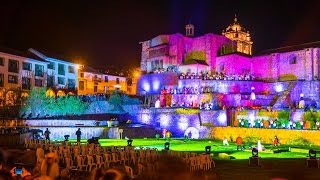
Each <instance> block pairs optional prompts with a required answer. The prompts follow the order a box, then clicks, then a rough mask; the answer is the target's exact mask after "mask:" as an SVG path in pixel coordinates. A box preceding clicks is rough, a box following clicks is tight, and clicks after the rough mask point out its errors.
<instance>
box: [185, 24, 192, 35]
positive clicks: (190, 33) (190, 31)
mask: <svg viewBox="0 0 320 180" xmlns="http://www.w3.org/2000/svg"><path fill="white" fill-rule="evenodd" d="M185 28H186V36H188V37H192V36H194V25H193V24H187V25H186V27H185Z"/></svg>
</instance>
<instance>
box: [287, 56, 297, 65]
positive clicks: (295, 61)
mask: <svg viewBox="0 0 320 180" xmlns="http://www.w3.org/2000/svg"><path fill="white" fill-rule="evenodd" d="M289 64H297V57H296V56H295V55H293V54H292V55H290V56H289Z"/></svg>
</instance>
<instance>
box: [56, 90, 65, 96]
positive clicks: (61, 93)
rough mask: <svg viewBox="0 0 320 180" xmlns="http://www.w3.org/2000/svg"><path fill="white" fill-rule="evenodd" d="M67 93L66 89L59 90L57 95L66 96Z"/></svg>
mask: <svg viewBox="0 0 320 180" xmlns="http://www.w3.org/2000/svg"><path fill="white" fill-rule="evenodd" d="M65 95H66V93H65V92H64V91H62V90H59V91H58V92H57V96H65Z"/></svg>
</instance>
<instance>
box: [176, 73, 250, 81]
mask: <svg viewBox="0 0 320 180" xmlns="http://www.w3.org/2000/svg"><path fill="white" fill-rule="evenodd" d="M179 79H202V80H228V81H252V80H254V79H255V77H254V76H253V75H251V74H246V73H244V74H226V73H224V72H215V73H213V74H210V73H198V74H197V73H191V72H188V73H186V74H185V73H181V74H179Z"/></svg>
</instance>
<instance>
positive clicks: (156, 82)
mask: <svg viewBox="0 0 320 180" xmlns="http://www.w3.org/2000/svg"><path fill="white" fill-rule="evenodd" d="M152 83H153V84H152V90H153V91H158V90H159V88H160V81H159V80H158V79H156V80H154V81H153V82H152Z"/></svg>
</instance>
